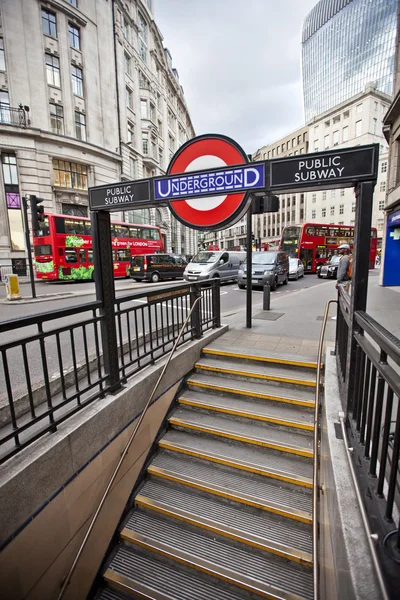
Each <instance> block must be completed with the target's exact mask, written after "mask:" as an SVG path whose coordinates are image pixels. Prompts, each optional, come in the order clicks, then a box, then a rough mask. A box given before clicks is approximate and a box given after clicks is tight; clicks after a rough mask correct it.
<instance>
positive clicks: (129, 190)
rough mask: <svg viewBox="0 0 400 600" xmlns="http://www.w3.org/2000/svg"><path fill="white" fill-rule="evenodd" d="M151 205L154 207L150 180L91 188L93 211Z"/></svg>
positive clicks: (90, 196) (90, 204)
mask: <svg viewBox="0 0 400 600" xmlns="http://www.w3.org/2000/svg"><path fill="white" fill-rule="evenodd" d="M149 205H151V206H153V204H152V197H151V188H150V180H148V179H145V180H140V181H126V182H125V181H121V182H120V183H113V184H110V185H101V186H98V187H94V188H89V206H90V209H91V210H124V209H126V210H129V209H133V208H141V207H143V206H149Z"/></svg>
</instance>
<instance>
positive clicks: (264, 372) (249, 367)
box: [195, 356, 316, 387]
mask: <svg viewBox="0 0 400 600" xmlns="http://www.w3.org/2000/svg"><path fill="white" fill-rule="evenodd" d="M195 368H196V369H204V371H206V370H209V371H210V372H218V371H221V372H223V373H227V374H228V373H231V374H234V373H243V374H244V375H245V376H246V375H247V376H249V377H259V378H260V379H261V378H263V377H265V378H266V380H268V377H269V378H271V379H272V378H276V379H278V380H279V379H286V380H290V382H293V381H298V382H300V383H301V385H308V386H310V387H313V386H314V387H315V380H316V373H305V372H304V369H301V368H299V367H292V368H291V369H288V368H287V367H281V366H279V365H277V364H271V363H257V364H249V363H248V362H241V363H238V362H237V361H236V360H235V359H233V358H231V359H229V357H227V358H223V359H222V358H214V357H208V356H204V357H202V358H200V360H198V361H197V362H196V364H195ZM204 371H203V372H204ZM290 382H289V383H290ZM285 383H287V381H286V382H285Z"/></svg>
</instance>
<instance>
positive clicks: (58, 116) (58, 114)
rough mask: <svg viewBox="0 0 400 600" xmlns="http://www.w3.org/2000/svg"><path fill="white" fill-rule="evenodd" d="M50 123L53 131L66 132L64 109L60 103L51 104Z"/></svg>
mask: <svg viewBox="0 0 400 600" xmlns="http://www.w3.org/2000/svg"><path fill="white" fill-rule="evenodd" d="M50 123H51V131H52V132H53V133H59V134H60V135H62V134H63V133H64V111H63V107H62V106H59V105H58V104H50Z"/></svg>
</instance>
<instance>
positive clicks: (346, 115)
mask: <svg viewBox="0 0 400 600" xmlns="http://www.w3.org/2000/svg"><path fill="white" fill-rule="evenodd" d="M349 116H350V111H349V110H346V111H345V112H344V113H343V119H348V118H349Z"/></svg>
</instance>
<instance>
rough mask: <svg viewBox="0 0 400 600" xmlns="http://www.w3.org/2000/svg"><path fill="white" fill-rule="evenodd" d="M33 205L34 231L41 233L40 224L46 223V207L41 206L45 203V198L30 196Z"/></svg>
mask: <svg viewBox="0 0 400 600" xmlns="http://www.w3.org/2000/svg"><path fill="white" fill-rule="evenodd" d="M29 200H30V203H31V215H32V231H39V229H40V223H43V222H44V218H45V217H44V206H39V204H41V203H42V202H44V200H43V198H38V197H37V196H30V198H29Z"/></svg>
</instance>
